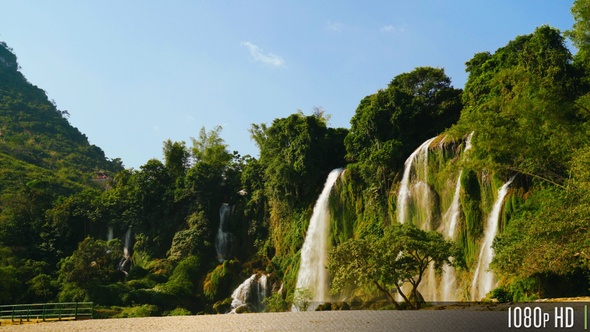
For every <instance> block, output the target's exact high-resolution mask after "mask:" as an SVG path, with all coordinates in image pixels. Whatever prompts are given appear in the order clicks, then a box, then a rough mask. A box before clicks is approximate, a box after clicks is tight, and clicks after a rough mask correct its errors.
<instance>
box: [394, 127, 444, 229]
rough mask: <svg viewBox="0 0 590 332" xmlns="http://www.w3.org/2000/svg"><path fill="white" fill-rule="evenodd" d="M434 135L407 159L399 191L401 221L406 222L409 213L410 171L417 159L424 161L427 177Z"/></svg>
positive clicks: (398, 211) (399, 218)
mask: <svg viewBox="0 0 590 332" xmlns="http://www.w3.org/2000/svg"><path fill="white" fill-rule="evenodd" d="M435 138H436V137H433V138H431V139H429V140H427V141H426V142H424V143H422V145H420V146H419V147H418V148H417V149H416V150H415V151H414V152H412V154H411V155H410V156H409V157H408V159H406V162H405V164H404V165H405V168H404V174H403V176H402V181H401V183H400V187H399V192H398V195H397V207H398V208H397V221H398V222H399V223H402V224H403V223H405V222H406V221H408V220H406V215H407V213H408V204H409V200H410V198H411V196H412V191H411V189H412V187H411V182H410V173H411V172H412V169H413V167H412V166H413V165H414V164H415V163H416V162H417V161H422V162H423V163H424V173H423V178H424V179H426V175H427V174H428V173H427V172H428V147H429V146H430V143H432V141H433V140H434V139H435ZM424 196H425V197H428V194H424Z"/></svg>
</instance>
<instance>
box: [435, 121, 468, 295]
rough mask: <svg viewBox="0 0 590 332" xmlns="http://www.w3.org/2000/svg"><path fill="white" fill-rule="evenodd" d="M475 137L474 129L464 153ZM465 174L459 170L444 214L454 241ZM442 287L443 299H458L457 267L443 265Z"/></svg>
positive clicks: (450, 236) (449, 237) (444, 222)
mask: <svg viewBox="0 0 590 332" xmlns="http://www.w3.org/2000/svg"><path fill="white" fill-rule="evenodd" d="M472 138H473V131H472V132H471V133H470V134H469V136H467V140H466V141H465V148H464V149H463V153H465V152H467V151H468V150H469V149H471V139H472ZM462 175H463V170H460V171H459V176H458V177H457V182H456V183H455V192H454V193H453V200H452V201H451V206H450V207H449V209H448V210H447V212H445V214H444V216H443V225H444V226H445V229H444V232H443V234H444V236H445V238H446V239H447V240H450V241H454V240H455V235H456V234H457V228H458V226H459V217H460V214H461V205H460V202H459V200H460V197H461V176H462ZM441 287H442V290H441V291H442V300H443V301H457V300H458V299H459V296H458V294H457V277H456V275H455V268H454V267H452V266H449V265H447V264H445V265H444V266H443V275H442V280H441Z"/></svg>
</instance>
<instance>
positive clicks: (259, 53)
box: [241, 42, 285, 67]
mask: <svg viewBox="0 0 590 332" xmlns="http://www.w3.org/2000/svg"><path fill="white" fill-rule="evenodd" d="M241 45H242V46H245V47H246V48H247V49H248V51H250V56H251V57H252V59H254V61H258V62H262V63H265V64H268V65H271V66H275V67H281V66H283V65H284V63H285V60H283V58H281V57H280V56H278V55H275V54H272V53H264V51H263V50H262V49H261V48H260V47H258V46H256V45H254V44H252V43H250V42H242V43H241Z"/></svg>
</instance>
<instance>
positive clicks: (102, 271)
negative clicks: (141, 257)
mask: <svg viewBox="0 0 590 332" xmlns="http://www.w3.org/2000/svg"><path fill="white" fill-rule="evenodd" d="M122 247H123V245H122V243H121V241H119V240H118V239H115V240H111V241H109V242H105V241H102V240H95V239H93V238H90V237H87V238H86V239H85V240H84V241H82V242H80V244H79V245H78V249H76V250H75V251H74V253H73V254H72V255H71V256H69V257H66V258H64V259H62V260H61V261H60V270H59V275H60V279H61V280H62V282H65V283H73V284H75V285H76V286H78V287H80V288H82V289H86V290H88V289H90V288H91V287H93V286H96V285H98V284H103V283H107V282H112V281H116V280H118V279H119V278H120V276H121V272H120V271H119V270H118V269H117V265H118V262H119V260H120V259H121V257H122V256H123V251H122Z"/></svg>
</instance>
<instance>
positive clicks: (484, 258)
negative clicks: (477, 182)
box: [471, 176, 514, 301]
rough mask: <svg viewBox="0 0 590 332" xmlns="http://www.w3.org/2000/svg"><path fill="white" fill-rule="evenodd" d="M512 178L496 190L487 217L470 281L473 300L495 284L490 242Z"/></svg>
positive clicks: (492, 253)
mask: <svg viewBox="0 0 590 332" xmlns="http://www.w3.org/2000/svg"><path fill="white" fill-rule="evenodd" d="M512 180H514V176H513V177H512V178H511V179H510V180H508V182H506V183H505V184H504V185H503V186H502V187H501V188H500V190H498V197H497V198H496V202H495V203H494V206H493V208H492V212H491V213H490V215H489V217H488V221H487V224H486V226H485V229H484V241H483V243H482V245H481V249H480V252H479V258H478V260H477V268H476V269H475V274H474V275H473V281H472V283H471V299H472V300H474V301H478V300H481V299H482V298H484V297H485V296H486V294H487V293H489V292H490V291H491V290H492V289H493V288H494V287H495V284H496V281H495V277H494V274H493V273H492V272H491V271H489V266H490V262H491V261H492V258H493V256H494V250H493V249H492V242H493V241H494V238H495V237H496V233H497V231H498V222H499V220H500V213H501V212H502V203H503V202H504V198H505V197H506V194H507V193H508V186H510V184H511V183H512Z"/></svg>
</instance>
